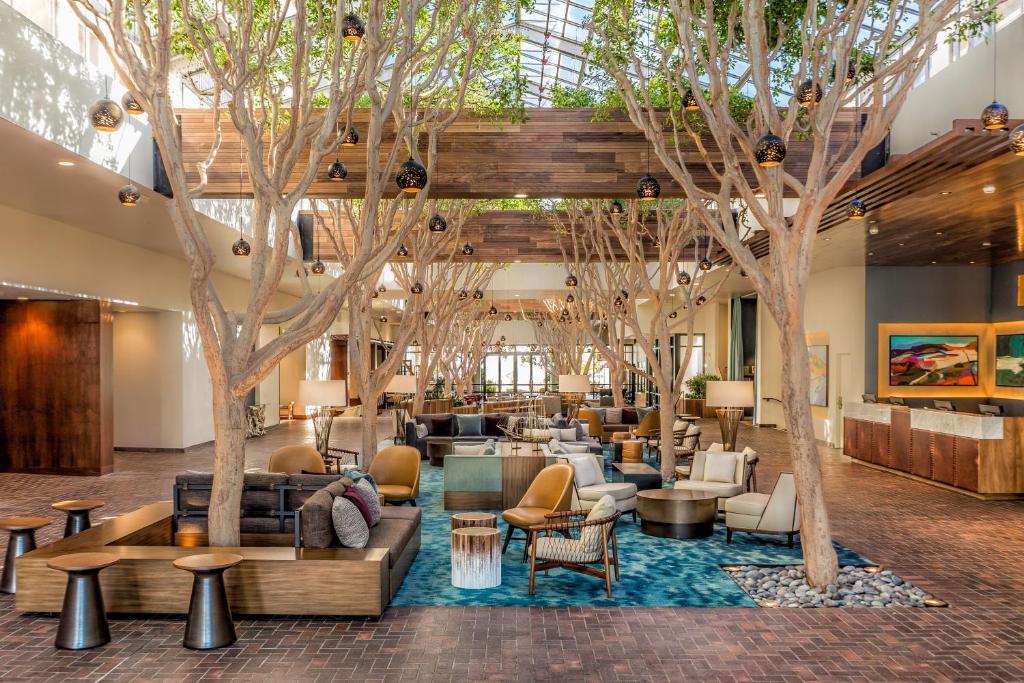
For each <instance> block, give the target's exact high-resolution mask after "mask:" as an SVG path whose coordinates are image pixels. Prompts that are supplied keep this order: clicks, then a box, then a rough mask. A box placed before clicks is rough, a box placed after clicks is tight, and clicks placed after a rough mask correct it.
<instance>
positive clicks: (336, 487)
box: [324, 477, 352, 498]
mask: <svg viewBox="0 0 1024 683" xmlns="http://www.w3.org/2000/svg"><path fill="white" fill-rule="evenodd" d="M349 486H352V480H351V479H349V478H348V477H342V478H341V479H337V480H335V481H332V482H331V483H330V484H328V485H327V486H325V487H324V490H325V491H327V493H329V494H331V496H333V497H334V498H337V497H338V496H340V495H341V494H343V493H345V489H347V488H348V487H349Z"/></svg>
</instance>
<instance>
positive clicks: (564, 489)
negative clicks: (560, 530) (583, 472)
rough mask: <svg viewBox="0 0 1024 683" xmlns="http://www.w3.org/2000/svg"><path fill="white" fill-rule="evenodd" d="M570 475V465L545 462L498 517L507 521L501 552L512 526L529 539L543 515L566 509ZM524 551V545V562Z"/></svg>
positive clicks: (524, 555) (542, 521)
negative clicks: (514, 504)
mask: <svg viewBox="0 0 1024 683" xmlns="http://www.w3.org/2000/svg"><path fill="white" fill-rule="evenodd" d="M574 474H575V472H574V470H573V467H572V465H568V464H566V463H555V464H553V465H548V466H547V467H545V468H544V469H542V470H541V471H540V472H538V473H537V476H536V477H534V478H533V481H532V482H531V483H530V487H529V488H528V489H526V493H524V494H523V498H522V500H520V501H519V504H518V505H516V506H515V507H514V508H509V509H508V510H505V511H504V512H502V513H501V518H502V519H504V520H505V522H506V523H507V524H508V532H506V534H505V543H504V545H502V547H501V552H502V554H504V553H505V551H506V550H508V544H509V543H510V542H511V541H512V535H513V534H514V533H515V530H516V529H521V530H522V531H523V532H525V534H526V536H525V537H524V540H526V541H529V534H530V527H532V526H536V525H543V524H544V523H545V522H547V515H549V514H551V513H552V512H564V511H566V510H568V509H569V503H570V502H571V501H572V491H573V476H574ZM613 507H614V504H613ZM526 550H527V548H526V547H524V548H523V561H524V562H525V561H526Z"/></svg>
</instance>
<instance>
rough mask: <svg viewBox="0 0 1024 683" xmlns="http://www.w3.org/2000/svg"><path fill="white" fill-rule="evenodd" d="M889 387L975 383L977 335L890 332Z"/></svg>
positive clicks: (961, 385)
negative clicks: (899, 333)
mask: <svg viewBox="0 0 1024 683" xmlns="http://www.w3.org/2000/svg"><path fill="white" fill-rule="evenodd" d="M889 386H891V387H903V386H919V387H934V386H958V387H975V386H978V337H977V336H976V335H956V336H954V335H948V336H940V335H895V334H894V335H891V336H890V337H889Z"/></svg>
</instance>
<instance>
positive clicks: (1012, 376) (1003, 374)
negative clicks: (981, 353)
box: [996, 334, 1024, 387]
mask: <svg viewBox="0 0 1024 683" xmlns="http://www.w3.org/2000/svg"><path fill="white" fill-rule="evenodd" d="M996 386H997V387H1024V334H997V335H996Z"/></svg>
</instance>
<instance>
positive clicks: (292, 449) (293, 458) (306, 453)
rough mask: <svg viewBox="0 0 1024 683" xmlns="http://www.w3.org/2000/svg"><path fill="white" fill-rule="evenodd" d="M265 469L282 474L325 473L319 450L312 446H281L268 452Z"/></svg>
mask: <svg viewBox="0 0 1024 683" xmlns="http://www.w3.org/2000/svg"><path fill="white" fill-rule="evenodd" d="M267 471H268V472H283V473H284V474H301V473H302V472H312V473H313V474H325V473H326V472H327V467H326V466H325V465H324V459H323V458H322V457H321V456H320V451H318V450H317V449H315V448H313V447H312V446H282V447H281V448H278V449H277V450H276V451H274V452H273V453H271V454H270V464H268V465H267Z"/></svg>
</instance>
